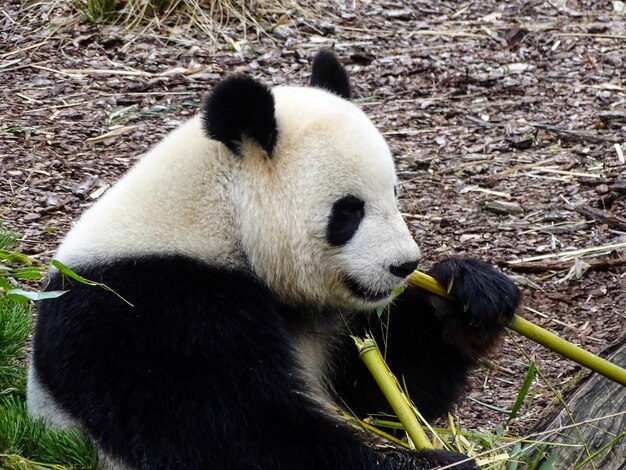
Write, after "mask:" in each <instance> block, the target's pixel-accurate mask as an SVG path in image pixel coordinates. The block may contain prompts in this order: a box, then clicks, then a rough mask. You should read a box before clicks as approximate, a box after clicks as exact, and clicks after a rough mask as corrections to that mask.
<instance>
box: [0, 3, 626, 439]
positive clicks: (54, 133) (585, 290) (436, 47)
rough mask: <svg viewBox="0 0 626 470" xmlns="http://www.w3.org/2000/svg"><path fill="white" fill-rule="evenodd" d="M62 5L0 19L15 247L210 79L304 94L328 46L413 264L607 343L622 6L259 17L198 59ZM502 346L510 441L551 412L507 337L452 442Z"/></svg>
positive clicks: (190, 33)
mask: <svg viewBox="0 0 626 470" xmlns="http://www.w3.org/2000/svg"><path fill="white" fill-rule="evenodd" d="M68 3H69V2H52V3H49V4H45V3H36V4H32V5H30V4H29V3H25V2H21V1H18V0H8V1H6V2H4V3H3V5H2V7H0V10H1V12H0V13H2V14H0V31H1V33H0V79H1V80H2V87H1V90H2V100H0V220H2V221H3V222H4V224H6V225H8V226H9V227H11V228H14V229H15V230H17V231H18V232H19V233H20V234H21V235H22V236H23V237H22V240H21V249H22V250H23V251H24V252H26V253H29V254H31V255H33V256H35V257H37V258H42V259H48V258H49V257H50V256H51V255H52V253H54V250H55V248H56V246H57V245H58V243H59V241H60V239H61V238H62V236H63V234H64V233H66V232H67V230H68V229H69V227H70V224H71V222H72V221H73V220H75V219H76V218H77V217H78V215H79V214H80V213H81V212H83V211H84V210H85V209H86V208H87V207H89V206H90V205H91V204H92V203H93V202H94V201H95V200H97V199H98V197H99V196H100V195H102V193H103V192H104V191H106V189H107V188H108V187H110V185H112V184H113V183H114V182H115V181H116V179H117V178H118V177H119V176H120V175H121V174H122V173H123V172H124V171H125V170H127V169H128V168H129V167H130V166H131V165H132V164H133V163H134V162H135V161H136V160H137V158H138V156H140V155H141V154H142V152H144V151H145V150H146V149H148V148H149V147H150V146H151V145H152V144H154V143H155V142H157V141H159V139H161V138H162V137H163V136H164V135H165V134H166V133H167V132H168V131H170V130H171V129H173V128H175V127H176V126H177V125H178V124H180V123H181V122H182V121H184V120H185V119H187V118H189V117H190V116H192V115H193V114H194V113H196V112H197V109H198V107H199V105H200V103H201V100H202V97H203V96H204V95H206V94H207V92H208V91H209V90H210V89H211V87H212V86H213V85H214V84H215V83H216V82H217V81H219V80H220V79H221V78H222V77H224V76H225V75H227V74H233V73H246V74H249V75H253V76H254V77H257V78H259V79H261V80H263V81H264V82H265V83H268V84H286V83H289V84H305V83H306V82H307V80H308V74H309V70H310V61H311V58H312V56H313V54H314V53H315V52H316V51H317V50H319V49H320V48H324V47H326V48H334V50H335V51H336V52H337V54H338V55H339V56H340V58H341V59H342V61H343V62H344V64H345V65H346V66H347V68H348V69H349V71H350V74H351V77H352V80H353V85H354V95H355V96H356V98H357V101H358V102H359V104H360V105H361V106H362V107H363V109H364V110H365V112H366V113H367V114H368V115H369V116H370V117H371V118H372V120H373V121H374V123H375V124H376V125H377V127H378V128H379V129H381V130H382V131H383V133H384V134H385V136H386V138H387V140H388V142H389V144H390V147H391V149H392V151H393V154H394V156H395V158H396V161H397V165H398V175H399V180H400V192H399V198H400V205H401V208H402V211H403V213H405V214H406V220H407V222H408V224H409V226H410V228H411V230H412V233H413V234H414V236H415V239H416V240H417V241H418V242H419V243H420V245H421V248H422V252H423V254H424V258H423V261H422V267H423V268H427V267H428V266H430V265H432V264H433V263H434V262H436V261H437V260H439V259H442V258H444V257H445V256H447V255H448V254H455V255H459V254H463V255H471V256H475V257H479V258H483V259H486V260H490V261H491V262H493V263H495V264H498V265H500V266H501V267H502V268H503V269H504V270H505V272H507V273H508V274H509V275H511V276H512V277H513V278H514V279H515V280H516V282H518V284H519V285H520V286H521V287H522V288H523V289H524V305H523V307H522V308H521V310H520V313H521V314H522V315H524V316H525V317H527V318H528V319H530V320H532V321H533V322H535V323H537V324H539V325H541V326H544V327H546V328H548V329H550V330H551V331H553V332H555V333H557V334H559V335H560V336H562V337H563V338H565V339H568V340H569V341H572V342H574V343H576V344H579V345H581V346H583V347H584V348H586V349H588V350H590V351H592V352H594V353H599V352H601V351H603V350H604V349H605V348H607V347H608V346H610V345H611V344H613V343H615V342H616V341H617V339H618V338H619V337H620V336H621V335H623V334H624V329H625V324H626V323H625V320H626V270H625V269H624V265H625V264H624V259H625V256H626V255H625V254H624V251H625V248H626V225H625V224H626V220H625V218H626V163H625V162H624V154H625V153H626V12H625V9H624V4H623V3H622V2H611V1H595V0H588V1H583V0H578V1H565V0H554V1H550V2H547V1H536V0H513V1H510V2H498V1H495V0H490V1H481V2H454V1H434V0H424V1H420V2H409V1H399V0H381V1H377V2H356V8H353V4H352V2H346V3H343V2H314V3H315V7H314V8H312V9H311V10H310V11H308V12H306V11H304V10H299V9H293V10H291V11H289V12H288V13H289V15H288V16H286V17H283V18H281V19H280V21H279V20H277V18H278V17H279V16H280V13H277V14H276V15H275V16H272V15H271V14H270V15H268V16H267V18H268V19H269V20H271V21H275V23H274V26H276V24H278V26H277V27H275V28H272V30H271V31H268V32H266V33H259V31H258V29H257V28H255V27H254V25H248V27H247V28H246V29H245V31H244V28H243V27H242V26H241V24H240V23H238V22H235V21H233V22H230V23H227V24H226V25H224V26H223V27H222V28H221V30H220V31H219V35H218V38H219V42H218V45H217V46H215V45H214V44H213V43H211V41H210V40H209V39H208V38H207V37H206V35H204V34H203V33H202V32H201V31H200V30H199V29H198V28H196V27H195V26H194V24H192V23H191V22H188V24H180V23H179V24H175V23H173V22H165V23H164V24H162V25H161V27H160V29H159V28H156V27H155V26H154V25H152V27H149V28H144V27H143V26H140V27H138V28H137V29H135V30H132V31H128V30H126V29H125V28H124V27H122V26H120V25H108V26H107V25H99V24H89V23H87V22H84V21H79V15H78V14H77V13H76V12H75V11H72V10H71V8H70V7H69V6H68ZM261 3H263V2H261ZM244 33H245V34H244ZM568 252H573V253H570V254H567V253H568ZM564 253H565V255H564ZM528 258H530V260H528ZM533 263H534V265H533ZM529 266H532V267H529ZM525 267H526V268H527V269H524V268H525ZM519 348H523V350H524V352H525V354H526V355H528V356H529V357H533V358H534V360H535V361H536V363H537V367H538V369H539V370H540V371H541V373H542V375H543V377H545V380H544V379H540V378H537V379H535V381H534V382H533V385H532V387H531V390H530V393H529V396H528V397H527V399H526V402H525V405H524V406H523V408H522V411H521V413H520V416H519V417H518V418H516V420H515V422H514V423H513V432H517V433H524V432H527V431H528V430H530V429H531V428H532V426H533V425H534V424H535V422H536V421H537V419H538V416H539V414H540V413H541V411H542V410H543V409H544V408H545V407H546V406H547V405H548V403H549V402H550V401H552V399H553V394H552V392H551V391H550V387H548V385H547V384H546V381H548V382H549V383H550V385H551V386H552V387H554V388H555V389H557V390H560V389H562V388H563V387H564V386H565V385H566V384H568V383H569V382H571V381H572V379H573V378H574V377H576V376H577V374H578V373H579V372H580V367H578V366H576V365H575V364H574V363H572V362H571V361H569V360H564V359H562V358H560V357H559V356H557V355H556V354H554V353H552V352H550V351H548V350H546V349H544V348H542V347H540V346H537V345H536V344H533V343H531V342H529V341H526V340H524V339H523V338H521V337H519V336H517V335H515V334H512V335H511V336H510V337H507V338H506V339H505V340H504V342H503V345H502V347H501V348H499V349H498V350H497V351H495V352H494V354H493V357H492V359H491V360H490V361H488V362H486V363H485V364H484V366H483V367H481V368H479V369H478V370H477V371H476V373H475V375H474V379H473V387H472V389H471V391H470V394H469V397H468V398H467V399H466V400H465V401H464V402H463V403H461V404H460V405H459V407H458V414H459V416H460V417H461V422H462V425H463V426H464V427H468V428H476V427H484V428H489V429H493V428H495V427H496V426H497V425H498V424H500V423H501V422H502V421H503V420H504V419H505V418H506V416H507V414H506V410H507V409H510V408H511V407H512V405H513V403H514V401H515V398H516V394H517V392H518V390H519V389H520V385H521V382H522V380H523V378H524V376H525V373H526V370H527V369H528V360H527V358H526V357H525V355H524V354H522V353H521V352H520V349H519ZM433 354H436V351H434V352H433Z"/></svg>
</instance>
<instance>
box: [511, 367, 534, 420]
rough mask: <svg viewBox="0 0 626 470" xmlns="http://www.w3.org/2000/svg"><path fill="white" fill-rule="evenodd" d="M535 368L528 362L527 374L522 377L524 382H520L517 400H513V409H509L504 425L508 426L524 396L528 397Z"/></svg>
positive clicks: (520, 405)
mask: <svg viewBox="0 0 626 470" xmlns="http://www.w3.org/2000/svg"><path fill="white" fill-rule="evenodd" d="M536 370H537V367H536V366H535V361H530V366H529V367H528V372H526V377H524V382H522V386H521V388H520V389H519V392H518V393H517V398H516V399H515V403H514V404H513V408H511V413H510V414H509V417H508V419H507V420H506V424H507V426H508V424H509V423H510V422H511V421H512V420H513V419H514V418H515V417H516V416H517V413H518V412H519V410H520V408H521V407H522V404H523V403H524V400H525V399H526V396H527V395H528V390H530V386H531V385H532V383H533V379H534V378H535V372H536Z"/></svg>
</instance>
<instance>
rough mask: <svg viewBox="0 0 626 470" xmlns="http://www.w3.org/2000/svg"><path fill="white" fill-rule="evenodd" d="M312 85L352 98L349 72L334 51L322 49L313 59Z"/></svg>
mask: <svg viewBox="0 0 626 470" xmlns="http://www.w3.org/2000/svg"><path fill="white" fill-rule="evenodd" d="M310 85H311V86H314V87H318V88H323V89H325V90H328V91H330V92H332V93H334V94H336V95H339V96H341V97H342V98H345V99H347V100H349V99H350V95H351V93H350V80H348V73H347V72H346V69H344V68H343V65H341V63H340V62H339V59H337V56H336V55H335V54H334V53H333V52H332V51H329V50H321V51H319V52H318V53H317V55H316V56H315V59H313V72H312V74H311V82H310Z"/></svg>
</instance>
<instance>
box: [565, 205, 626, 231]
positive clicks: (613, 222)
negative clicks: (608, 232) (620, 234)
mask: <svg viewBox="0 0 626 470" xmlns="http://www.w3.org/2000/svg"><path fill="white" fill-rule="evenodd" d="M574 210H575V211H576V212H578V213H579V214H582V215H584V216H585V217H587V218H588V219H594V220H597V221H598V222H600V223H601V224H607V225H610V226H612V227H615V228H616V229H617V230H622V231H626V219H625V218H623V217H620V216H618V215H614V214H611V213H610V212H607V211H603V210H601V209H596V208H595V207H589V206H576V207H574Z"/></svg>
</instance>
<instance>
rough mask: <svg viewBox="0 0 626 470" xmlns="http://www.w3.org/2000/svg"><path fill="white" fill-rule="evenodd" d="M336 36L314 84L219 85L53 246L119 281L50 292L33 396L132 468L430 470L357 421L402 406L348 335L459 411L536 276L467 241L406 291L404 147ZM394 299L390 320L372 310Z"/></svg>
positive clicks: (413, 385)
mask: <svg viewBox="0 0 626 470" xmlns="http://www.w3.org/2000/svg"><path fill="white" fill-rule="evenodd" d="M349 98H350V84H349V81H348V77H347V74H346V70H345V69H344V68H343V67H342V65H341V64H340V62H339V61H338V59H337V58H336V56H335V55H334V54H333V53H331V52H329V51H321V52H319V53H318V55H317V56H316V57H315V59H314V61H313V69H312V77H311V81H310V84H309V86H306V87H299V86H276V87H273V88H269V87H267V86H265V85H263V84H261V83H260V82H258V81H257V80H254V79H252V78H248V77H245V76H233V77H230V78H226V79H225V80H224V81H222V82H221V83H219V84H218V85H217V86H216V87H215V88H214V90H213V91H212V92H211V93H210V95H209V96H208V98H207V100H206V102H205V104H204V106H203V109H202V111H201V112H200V114H199V115H198V116H196V117H194V118H193V119H191V120H189V121H188V122H186V123H184V124H182V125H181V126H180V127H179V128H178V129H176V130H174V131H173V132H172V133H171V134H169V135H168V136H167V137H166V138H165V139H164V140H163V141H162V142H161V143H159V144H158V145H156V147H154V148H153V149H152V150H151V151H149V152H148V153H147V154H146V155H145V156H144V157H143V158H142V159H141V160H140V161H139V162H138V163H137V165H136V166H135V167H134V168H132V169H131V170H130V171H129V172H128V173H127V174H126V175H125V176H124V177H123V178H122V179H121V180H120V181H119V182H118V183H117V184H116V185H114V186H113V187H112V188H111V189H110V190H109V191H108V192H107V193H106V194H105V195H104V196H103V197H102V198H101V199H100V200H99V201H98V202H97V203H96V204H94V205H93V207H91V208H90V209H89V210H88V211H87V212H86V213H85V214H84V215H83V216H82V217H81V218H80V219H79V221H78V222H77V223H76V224H75V226H74V227H73V228H72V229H71V230H70V232H69V234H68V235H67V236H66V238H65V239H64V241H63V242H62V244H61V246H60V249H59V251H58V253H57V255H56V258H57V259H58V260H59V261H61V262H62V263H64V264H66V265H68V266H70V267H71V268H72V269H73V270H74V271H76V272H77V273H79V274H80V275H82V276H83V277H86V278H88V279H90V280H93V281H97V282H100V283H104V284H106V286H108V287H109V288H110V290H107V289H103V288H100V287H94V286H88V285H84V284H81V283H77V282H74V281H72V280H69V279H64V278H63V276H62V275H61V274H60V273H59V272H54V273H52V274H51V275H50V279H49V284H48V286H47V288H48V289H51V290H60V289H63V290H67V293H66V294H65V295H63V296H61V297H59V298H57V299H54V300H49V301H46V302H45V303H42V304H41V305H40V306H39V309H38V315H37V320H36V327H35V333H34V341H33V352H32V358H31V363H30V369H29V384H28V407H29V410H30V413H31V414H32V415H33V416H35V417H42V418H43V419H44V420H45V421H47V423H49V424H50V425H51V426H57V427H67V426H78V427H80V428H82V429H84V430H85V431H86V432H87V433H88V434H89V435H90V436H91V437H92V438H93V439H94V440H95V442H96V443H97V446H98V449H99V452H100V456H101V463H102V466H103V468H115V469H145V470H148V469H150V470H154V469H264V470H268V469H426V468H434V467H437V466H439V465H447V464H451V463H454V462H460V461H464V463H461V464H460V465H459V466H458V467H457V468H465V469H468V468H475V464H474V463H473V462H472V461H470V460H469V459H466V458H465V457H464V456H462V455H460V454H456V453H453V452H448V451H442V450H422V451H407V450H406V449H400V448H396V447H393V446H389V445H388V444H383V443H381V442H378V441H377V440H376V439H375V438H373V437H371V436H368V435H366V434H365V432H364V431H362V430H360V429H356V428H355V427H354V426H352V425H350V424H348V423H347V422H346V421H345V420H344V418H343V417H342V414H341V410H346V411H348V412H349V413H352V414H356V415H357V416H363V415H365V414H367V413H375V412H382V411H387V410H388V405H387V404H386V402H385V400H384V397H383V396H382V394H381V392H380V390H379V389H378V388H377V386H376V385H375V383H374V381H373V380H372V378H371V377H370V375H369V374H368V372H367V370H366V369H365V367H364V366H363V365H362V364H361V362H360V361H359V358H358V354H357V352H356V349H355V346H354V343H353V341H352V339H351V338H350V335H357V336H359V335H364V334H365V333H367V332H371V333H372V334H373V335H374V336H375V337H376V338H378V343H379V344H380V345H381V347H384V348H386V358H387V362H388V363H389V365H390V367H391V369H392V370H393V371H394V372H395V374H396V375H397V376H398V377H401V378H402V380H403V381H404V383H406V385H407V388H408V390H409V393H410V396H411V397H412V399H413V400H414V401H415V403H416V405H417V407H418V409H419V410H420V411H421V413H422V414H423V415H424V416H425V417H427V418H433V417H436V416H439V415H441V414H443V413H445V412H446V411H447V410H448V409H449V408H450V407H451V405H452V404H453V403H454V401H455V400H456V399H457V397H458V395H459V392H460V391H461V390H462V389H463V387H464V386H465V384H466V378H467V375H468V371H470V369H471V368H472V366H474V365H475V364H476V361H477V359H478V358H480V357H481V355H483V354H484V353H485V352H486V351H487V350H489V348H490V347H491V346H492V345H493V344H494V342H495V341H496V340H497V338H498V336H499V335H500V333H501V327H500V326H499V324H498V318H499V317H501V316H503V317H505V318H507V317H510V316H511V315H512V314H513V311H514V310H515V308H516V306H517V303H518V300H519V292H518V289H517V288H516V287H515V285H514V284H513V283H512V282H511V281H510V280H509V279H508V278H507V277H506V276H504V275H503V274H501V273H499V272H497V271H496V270H494V269H493V268H492V267H491V266H490V265H488V264H485V263H483V262H480V261H477V260H474V259H467V258H450V259H447V260H444V261H442V262H440V263H438V264H436V265H435V267H434V268H433V269H432V270H431V274H432V275H433V276H435V277H436V278H437V279H438V280H439V281H440V282H442V283H443V284H444V285H446V286H448V287H449V289H450V292H451V294H452V296H453V298H455V299H456V301H455V302H452V301H449V300H442V299H440V298H437V297H435V296H433V295H431V294H429V293H427V292H424V291H421V290H420V289H418V288H416V287H407V288H406V290H405V292H404V293H403V294H402V295H400V296H399V297H398V298H396V299H392V292H393V291H394V290H395V289H396V288H398V287H399V286H402V285H404V283H405V279H406V277H407V276H408V275H409V274H410V273H411V272H412V271H413V270H414V269H415V268H416V267H417V265H418V259H419V258H420V251H419V249H418V246H417V244H416V243H415V241H414V240H413V239H412V237H411V235H410V233H409V230H408V229H407V227H406V225H405V223H404V222H403V220H402V217H401V215H400V212H399V211H398V208H397V205H396V198H395V194H394V189H395V184H396V176H395V171H394V164H393V160H392V157H391V155H390V151H389V149H388V147H387V145H386V143H385V141H384V139H383V137H382V136H381V134H380V133H379V132H378V131H377V130H376V128H375V127H374V125H373V124H372V123H371V122H370V121H369V120H368V118H367V117H366V116H365V114H364V113H363V112H362V111H361V110H360V109H359V108H357V107H356V106H355V105H354V104H352V103H351V102H350V101H349ZM385 306H388V307H389V308H388V309H386V312H387V313H385V314H384V315H385V317H384V318H383V319H382V321H383V323H385V325H386V327H385V328H384V329H383V328H381V319H380V318H379V316H378V315H377V313H376V312H379V313H380V311H381V310H382V309H381V307H385Z"/></svg>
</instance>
